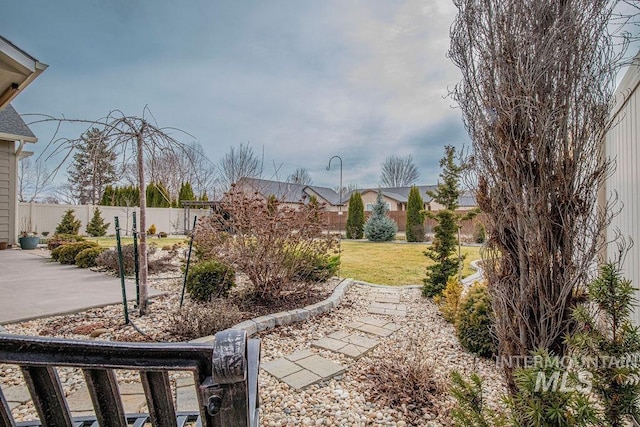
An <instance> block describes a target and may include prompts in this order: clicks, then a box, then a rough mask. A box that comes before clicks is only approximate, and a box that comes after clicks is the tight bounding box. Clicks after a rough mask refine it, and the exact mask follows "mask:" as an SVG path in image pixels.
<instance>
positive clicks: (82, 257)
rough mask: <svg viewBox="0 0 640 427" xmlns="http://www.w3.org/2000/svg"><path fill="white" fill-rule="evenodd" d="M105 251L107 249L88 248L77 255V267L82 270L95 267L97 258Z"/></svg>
mask: <svg viewBox="0 0 640 427" xmlns="http://www.w3.org/2000/svg"><path fill="white" fill-rule="evenodd" d="M104 251H106V248H101V247H95V248H87V249H85V250H83V251H81V252H80V253H78V255H76V265H77V266H78V267H80V268H89V267H95V266H96V258H98V255H100V254H101V253H102V252H104Z"/></svg>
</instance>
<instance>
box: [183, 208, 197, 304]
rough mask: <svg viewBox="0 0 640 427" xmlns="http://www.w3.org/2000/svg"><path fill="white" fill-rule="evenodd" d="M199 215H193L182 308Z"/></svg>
mask: <svg viewBox="0 0 640 427" xmlns="http://www.w3.org/2000/svg"><path fill="white" fill-rule="evenodd" d="M197 220H198V217H197V216H194V217H193V228H192V229H191V240H190V241H189V254H188V255H187V267H186V268H185V269H184V281H183V282H182V294H181V295H180V308H182V302H183V301H184V290H185V288H186V287H187V275H188V274H189V264H190V263H191V248H193V238H194V236H195V235H196V221H197Z"/></svg>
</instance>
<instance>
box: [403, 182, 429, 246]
mask: <svg viewBox="0 0 640 427" xmlns="http://www.w3.org/2000/svg"><path fill="white" fill-rule="evenodd" d="M424 218H425V213H424V201H423V200H422V196H420V190H419V189H418V187H416V186H415V185H414V186H413V187H411V190H410V191H409V201H408V202H407V229H406V235H407V242H424Z"/></svg>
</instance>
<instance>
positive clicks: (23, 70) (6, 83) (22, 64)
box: [0, 36, 48, 142]
mask: <svg viewBox="0 0 640 427" xmlns="http://www.w3.org/2000/svg"><path fill="white" fill-rule="evenodd" d="M47 67H48V65H46V64H43V63H41V62H40V61H38V60H37V59H35V58H33V57H32V56H31V55H29V54H28V53H26V52H25V51H23V50H21V49H20V48H18V47H17V46H16V45H14V44H13V43H11V42H10V41H9V40H7V39H5V38H4V37H2V36H0V109H2V108H4V107H5V106H6V105H7V104H8V103H9V102H11V100H13V99H14V98H15V97H16V96H18V94H19V93H20V92H22V91H23V90H24V89H25V88H26V87H27V86H29V84H30V83H31V82H32V81H33V80H35V79H36V77H38V76H39V75H40V74H41V73H42V72H43V71H44V70H46V69H47ZM33 142H35V141H33Z"/></svg>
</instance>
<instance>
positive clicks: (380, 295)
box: [261, 290, 407, 390]
mask: <svg viewBox="0 0 640 427" xmlns="http://www.w3.org/2000/svg"><path fill="white" fill-rule="evenodd" d="M369 299H370V300H371V305H370V306H369V313H371V314H377V315H383V316H398V317H404V316H406V315H407V306H406V305H405V304H401V303H400V293H399V292H398V291H391V290H389V291H387V290H380V291H377V292H374V293H373V294H372V295H371V296H370V297H369ZM400 328H401V325H399V324H397V323H394V322H392V321H391V320H388V319H380V318H376V317H371V316H369V317H362V318H357V319H355V320H354V321H352V322H349V323H348V324H346V325H345V330H339V331H335V332H333V333H331V334H329V335H328V336H326V337H323V338H320V339H318V340H315V341H312V342H311V347H312V348H318V349H322V350H328V351H332V352H334V353H340V354H344V355H346V356H348V357H350V358H352V359H358V358H360V357H362V356H364V355H365V354H367V353H368V352H370V351H371V350H373V349H374V348H375V347H376V346H377V345H378V344H379V343H380V341H378V340H377V339H374V338H370V337H367V336H363V335H360V334H359V333H364V334H369V335H373V336H375V337H376V338H379V339H382V338H386V337H388V336H390V335H391V334H393V333H394V332H395V331H397V330H398V329H400ZM350 330H354V331H357V332H359V333H356V332H351V331H350ZM261 367H262V369H264V370H265V371H266V372H268V373H269V374H271V375H272V376H274V377H275V378H277V379H278V380H280V381H283V382H285V383H287V384H289V385H290V386H291V387H294V388H295V389H298V390H301V389H303V388H305V387H308V386H310V385H312V384H316V383H318V382H321V381H324V380H328V379H330V378H332V377H334V376H336V375H340V374H342V373H344V372H345V371H346V368H345V367H343V366H342V365H339V364H337V363H335V362H333V361H331V360H328V359H325V358H323V357H321V356H319V355H317V354H316V353H314V352H313V351H312V350H302V351H297V352H295V353H293V354H292V355H289V356H285V357H281V358H279V359H276V360H273V361H270V362H266V363H263V364H262V366H261Z"/></svg>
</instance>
